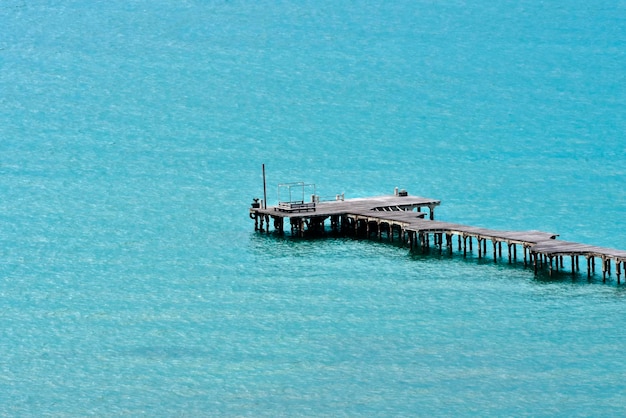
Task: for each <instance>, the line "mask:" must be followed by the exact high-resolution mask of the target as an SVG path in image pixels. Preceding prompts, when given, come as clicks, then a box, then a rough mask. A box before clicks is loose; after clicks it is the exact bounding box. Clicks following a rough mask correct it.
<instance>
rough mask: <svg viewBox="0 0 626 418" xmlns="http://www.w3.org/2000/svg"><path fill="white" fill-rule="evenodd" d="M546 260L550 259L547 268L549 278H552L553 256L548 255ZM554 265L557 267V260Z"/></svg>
mask: <svg viewBox="0 0 626 418" xmlns="http://www.w3.org/2000/svg"><path fill="white" fill-rule="evenodd" d="M548 258H549V259H550V264H549V267H548V274H549V275H550V276H552V259H553V258H554V256H553V255H549V256H548ZM556 265H557V266H558V265H559V261H558V260H557V262H556Z"/></svg>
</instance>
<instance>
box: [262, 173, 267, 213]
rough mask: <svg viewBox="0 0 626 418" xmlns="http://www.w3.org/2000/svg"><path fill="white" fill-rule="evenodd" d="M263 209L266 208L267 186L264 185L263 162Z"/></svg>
mask: <svg viewBox="0 0 626 418" xmlns="http://www.w3.org/2000/svg"><path fill="white" fill-rule="evenodd" d="M263 209H267V187H266V185H265V164H263Z"/></svg>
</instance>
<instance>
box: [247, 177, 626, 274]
mask: <svg viewBox="0 0 626 418" xmlns="http://www.w3.org/2000/svg"><path fill="white" fill-rule="evenodd" d="M440 203H441V202H440V201H439V200H437V199H429V198H424V197H419V196H410V195H408V193H406V192H404V191H401V192H398V191H397V189H396V192H395V193H394V194H393V195H389V196H378V197H372V198H358V199H348V200H344V199H343V196H339V195H338V196H337V199H336V200H334V201H324V202H320V201H317V200H316V197H315V196H312V201H311V202H307V203H305V202H303V201H296V202H287V203H284V202H283V203H279V205H278V206H270V207H264V205H263V204H262V203H259V202H258V201H256V200H255V203H253V204H252V208H250V218H252V219H253V220H254V226H255V230H257V231H261V232H270V220H271V221H272V222H273V229H274V231H275V232H276V233H278V234H284V225H285V220H286V219H288V220H289V225H290V226H291V233H292V235H295V236H301V237H303V236H305V235H307V234H314V235H315V234H319V233H321V232H323V231H324V230H325V228H326V227H325V222H326V220H330V228H331V230H332V231H335V232H337V233H342V234H345V235H350V236H355V237H364V238H372V237H373V236H375V237H377V238H378V239H381V238H382V237H383V236H385V237H386V238H387V239H389V240H390V241H393V240H394V239H398V240H399V242H400V243H402V244H406V245H408V246H409V247H410V249H411V250H413V249H421V250H425V249H428V248H431V243H432V244H433V246H434V247H436V248H439V249H440V250H443V248H446V249H448V250H449V251H450V252H452V251H454V241H455V238H456V241H457V250H458V251H459V252H460V251H462V252H463V256H464V257H466V256H467V254H468V252H470V253H472V252H473V249H474V245H476V249H477V251H478V258H484V257H487V256H488V253H489V252H490V253H492V257H493V261H494V262H498V260H499V259H502V257H503V255H502V248H503V246H506V249H507V254H506V255H507V256H508V262H509V263H512V262H516V261H517V251H518V247H519V249H520V250H521V252H522V254H523V261H524V266H525V267H528V266H531V267H532V268H533V269H534V272H535V274H538V272H539V271H540V270H545V269H547V270H548V273H549V274H550V275H552V273H553V272H554V271H561V270H564V268H565V265H564V258H568V257H569V258H570V260H569V261H570V266H568V267H569V268H570V271H571V274H573V275H575V274H576V273H577V272H579V271H580V263H579V259H580V257H585V260H586V262H587V276H588V277H591V275H592V274H595V271H596V260H599V261H600V265H601V269H602V278H603V280H606V278H607V276H610V275H611V273H612V271H614V272H615V276H616V278H617V283H618V284H619V283H620V280H621V274H622V272H624V273H625V274H626V251H621V250H615V249H611V248H602V247H596V246H591V245H585V244H580V243H575V242H567V241H559V240H558V239H557V237H558V235H557V234H554V233H549V232H541V231H503V230H493V229H487V228H478V227H474V226H469V225H461V224H455V223H450V222H441V221H437V220H435V208H436V207H437V206H439V205H440ZM487 242H490V243H491V245H490V246H488V245H487Z"/></svg>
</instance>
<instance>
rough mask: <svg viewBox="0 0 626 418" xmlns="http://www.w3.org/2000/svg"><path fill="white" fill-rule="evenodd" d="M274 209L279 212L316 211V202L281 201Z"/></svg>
mask: <svg viewBox="0 0 626 418" xmlns="http://www.w3.org/2000/svg"><path fill="white" fill-rule="evenodd" d="M274 210H277V211H279V212H315V202H307V203H305V202H303V201H296V202H279V203H278V206H277V207H275V208H274Z"/></svg>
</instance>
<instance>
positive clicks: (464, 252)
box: [459, 235, 467, 257]
mask: <svg viewBox="0 0 626 418" xmlns="http://www.w3.org/2000/svg"><path fill="white" fill-rule="evenodd" d="M459 236H460V235H459ZM463 257H467V237H466V236H465V235H463Z"/></svg>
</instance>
